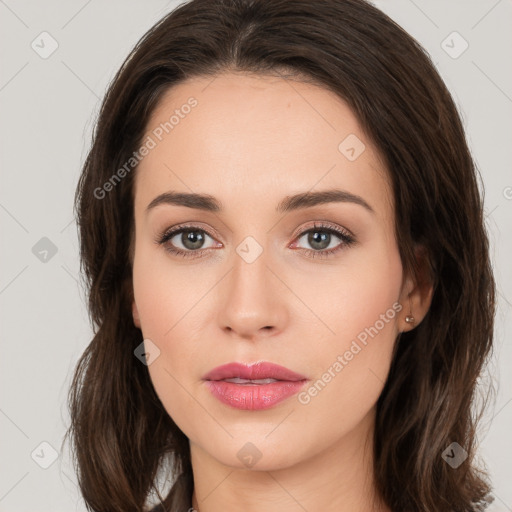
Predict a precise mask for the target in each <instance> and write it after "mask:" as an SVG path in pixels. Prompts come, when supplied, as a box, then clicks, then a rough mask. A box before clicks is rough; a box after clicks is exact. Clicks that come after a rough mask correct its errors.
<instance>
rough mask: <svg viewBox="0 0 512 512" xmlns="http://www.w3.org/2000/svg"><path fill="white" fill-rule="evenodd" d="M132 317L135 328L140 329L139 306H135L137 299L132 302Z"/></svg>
mask: <svg viewBox="0 0 512 512" xmlns="http://www.w3.org/2000/svg"><path fill="white" fill-rule="evenodd" d="M132 316H133V323H134V325H135V327H138V328H139V329H140V317H139V310H138V309H137V304H135V299H134V300H133V301H132Z"/></svg>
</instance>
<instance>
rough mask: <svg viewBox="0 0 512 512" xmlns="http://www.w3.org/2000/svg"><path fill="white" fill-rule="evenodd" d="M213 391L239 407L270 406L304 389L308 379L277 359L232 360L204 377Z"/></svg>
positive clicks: (226, 402)
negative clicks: (235, 380) (236, 381)
mask: <svg viewBox="0 0 512 512" xmlns="http://www.w3.org/2000/svg"><path fill="white" fill-rule="evenodd" d="M234 378H240V379H248V380H260V379H276V382H271V383H267V384H251V383H245V384H242V383H235V382H226V381H225V380H223V379H234ZM203 380H205V381H206V382H205V384H206V386H207V387H208V389H209V391H210V392H211V393H212V394H213V396H214V397H215V398H217V399H218V400H219V401H220V402H222V403H224V404H226V405H229V406H231V407H233V408H235V409H242V410H251V411H256V410H263V409H269V408H270V407H273V406H274V405H277V404H278V403H279V402H282V401H283V400H286V399H287V398H289V397H290V396H292V395H295V394H296V393H298V392H299V391H300V389H301V388H302V387H303V386H304V384H305V383H306V382H307V381H308V379H307V378H306V377H304V376H303V375H300V374H298V373H296V372H293V371H291V370H289V369H288V368H285V367H284V366H280V365H276V364H273V363H266V362H259V363H255V364H252V365H245V364H242V363H228V364H225V365H222V366H218V367H217V368H214V369H213V370H212V371H210V372H209V373H208V374H206V375H205V376H204V377H203Z"/></svg>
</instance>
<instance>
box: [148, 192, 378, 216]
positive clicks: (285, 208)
mask: <svg viewBox="0 0 512 512" xmlns="http://www.w3.org/2000/svg"><path fill="white" fill-rule="evenodd" d="M328 203H354V204H358V205H360V206H362V207H363V208H365V209H366V210H368V211H369V212H371V213H373V214H374V213H375V210H374V209H373V208H372V207H371V206H370V205H369V204H368V203H367V202H366V201H365V200H364V199H363V198H362V197H361V196H358V195H356V194H352V193H351V192H348V191H346V190H340V189H331V190H322V191H317V192H302V193H300V194H295V195H292V196H286V197H285V198H284V199H282V200H281V201H280V202H279V204H278V205H277V207H276V212H277V213H287V212H291V211H295V210H300V209H303V208H312V207H313V206H318V205H322V204H328ZM162 204H169V205H175V206H185V207H187V208H193V209H196V210H204V211H208V212H221V211H223V206H222V203H221V202H220V201H219V200H218V199H216V198H215V197H213V196H211V195H208V194H196V193H188V192H173V191H170V192H165V193H163V194H160V195H159V196H157V197H155V198H154V199H153V200H152V201H151V203H149V205H148V206H147V208H146V213H148V212H149V211H150V210H152V209H153V208H155V207H157V206H159V205H162Z"/></svg>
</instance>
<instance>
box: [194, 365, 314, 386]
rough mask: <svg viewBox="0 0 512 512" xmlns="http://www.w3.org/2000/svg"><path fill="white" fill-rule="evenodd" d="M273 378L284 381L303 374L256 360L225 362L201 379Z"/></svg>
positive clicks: (301, 376)
mask: <svg viewBox="0 0 512 512" xmlns="http://www.w3.org/2000/svg"><path fill="white" fill-rule="evenodd" d="M232 378H240V379H248V380H258V379H275V380H286V381H299V380H305V379H306V377H304V375H300V374H299V373H295V372H293V371H292V370H289V369H288V368H285V367H284V366H280V365H278V364H274V363H267V362H258V363H253V364H249V365H248V364H244V363H227V364H223V365H222V366H217V368H214V369H213V370H211V371H210V372H208V373H207V374H206V375H205V376H204V377H203V380H223V379H232Z"/></svg>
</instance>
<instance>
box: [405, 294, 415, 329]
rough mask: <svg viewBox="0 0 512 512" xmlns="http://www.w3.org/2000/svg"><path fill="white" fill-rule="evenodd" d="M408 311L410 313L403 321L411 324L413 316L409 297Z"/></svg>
mask: <svg viewBox="0 0 512 512" xmlns="http://www.w3.org/2000/svg"><path fill="white" fill-rule="evenodd" d="M409 311H410V313H409V314H408V315H407V316H406V317H405V321H406V322H407V323H408V324H413V323H414V317H413V316H412V311H411V297H409Z"/></svg>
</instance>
